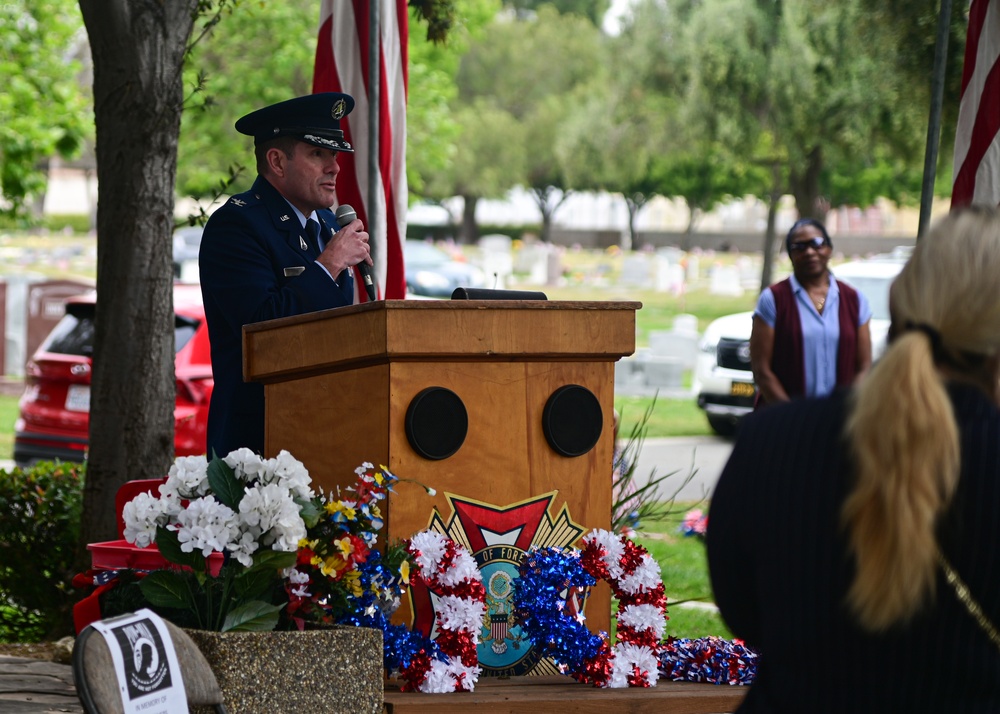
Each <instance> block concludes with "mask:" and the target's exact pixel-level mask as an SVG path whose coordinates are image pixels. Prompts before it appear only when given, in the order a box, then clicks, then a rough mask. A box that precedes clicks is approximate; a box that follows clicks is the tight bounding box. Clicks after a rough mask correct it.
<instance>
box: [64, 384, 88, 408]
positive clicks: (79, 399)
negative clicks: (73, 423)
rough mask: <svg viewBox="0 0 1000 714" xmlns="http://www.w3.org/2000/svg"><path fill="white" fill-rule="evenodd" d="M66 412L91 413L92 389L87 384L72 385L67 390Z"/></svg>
mask: <svg viewBox="0 0 1000 714" xmlns="http://www.w3.org/2000/svg"><path fill="white" fill-rule="evenodd" d="M66 411H68V412H89V411H90V387H89V386H87V385H85V384H71V385H69V389H67V390H66Z"/></svg>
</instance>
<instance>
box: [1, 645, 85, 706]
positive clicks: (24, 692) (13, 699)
mask: <svg viewBox="0 0 1000 714" xmlns="http://www.w3.org/2000/svg"><path fill="white" fill-rule="evenodd" d="M0 712H4V714H42V713H43V712H79V713H81V714H82V712H83V707H82V706H81V705H80V700H79V699H78V698H77V696H76V688H75V687H74V686H73V668H72V667H70V665H68V664H56V663H55V662H46V661H44V660H40V659H28V658H25V657H8V656H5V655H0Z"/></svg>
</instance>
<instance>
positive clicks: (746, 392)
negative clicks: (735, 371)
mask: <svg viewBox="0 0 1000 714" xmlns="http://www.w3.org/2000/svg"><path fill="white" fill-rule="evenodd" d="M729 393H730V394H732V395H733V396H734V397H752V396H753V395H754V388H753V383H752V382H733V385H732V387H730V388H729Z"/></svg>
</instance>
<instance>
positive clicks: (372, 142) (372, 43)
mask: <svg viewBox="0 0 1000 714" xmlns="http://www.w3.org/2000/svg"><path fill="white" fill-rule="evenodd" d="M381 5H382V3H381V0H370V2H369V3H368V234H369V235H371V236H374V235H376V232H377V229H378V226H377V220H378V208H377V207H378V196H379V176H380V174H379V104H380V99H379V69H380V67H379V57H380V52H379V49H380V44H381V35H382V32H381V24H380V23H381V18H380V16H379V8H380V6H381ZM375 242H376V241H369V243H368V245H369V246H370V247H371V248H372V260H376V258H377V256H376V255H375V253H374V247H375Z"/></svg>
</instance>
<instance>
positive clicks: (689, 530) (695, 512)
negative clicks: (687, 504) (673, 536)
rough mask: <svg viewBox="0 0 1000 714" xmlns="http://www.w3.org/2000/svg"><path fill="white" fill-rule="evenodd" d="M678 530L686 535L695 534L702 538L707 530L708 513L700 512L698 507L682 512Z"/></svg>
mask: <svg viewBox="0 0 1000 714" xmlns="http://www.w3.org/2000/svg"><path fill="white" fill-rule="evenodd" d="M680 532H681V533H683V534H684V535H686V536H696V537H698V538H701V539H702V540H704V539H705V533H707V532H708V515H707V514H705V513H702V510H701V509H700V508H693V509H691V510H690V511H688V512H687V513H685V514H684V520H683V521H682V522H681V525H680Z"/></svg>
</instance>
